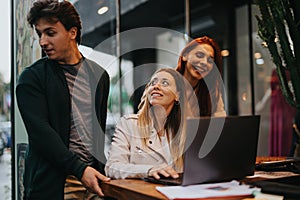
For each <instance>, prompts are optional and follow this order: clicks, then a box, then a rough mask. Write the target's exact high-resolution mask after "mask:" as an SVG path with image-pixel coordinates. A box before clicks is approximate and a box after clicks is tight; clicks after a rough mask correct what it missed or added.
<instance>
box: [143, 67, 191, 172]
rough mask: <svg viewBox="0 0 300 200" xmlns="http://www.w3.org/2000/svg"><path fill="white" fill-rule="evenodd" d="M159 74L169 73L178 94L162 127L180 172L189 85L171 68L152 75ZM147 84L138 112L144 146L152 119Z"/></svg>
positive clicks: (187, 112)
mask: <svg viewBox="0 0 300 200" xmlns="http://www.w3.org/2000/svg"><path fill="white" fill-rule="evenodd" d="M159 72H167V73H169V74H170V75H171V76H172V77H173V78H174V80H175V83H176V91H177V92H179V99H178V101H179V103H178V104H177V103H176V104H175V102H174V106H173V108H172V110H171V112H170V114H169V115H168V116H167V120H166V122H165V125H164V129H165V131H166V136H167V138H168V142H169V146H170V151H171V155H172V158H173V162H174V166H175V169H177V170H182V168H183V153H184V145H185V139H186V118H187V116H188V115H189V113H190V111H189V109H188V103H187V95H186V90H187V86H188V85H189V84H188V83H187V81H185V79H184V78H183V76H182V75H181V74H180V73H178V72H177V71H176V70H174V69H172V68H161V69H159V70H157V71H156V72H155V73H154V74H157V73H159ZM148 87H149V83H148V84H147V85H146V87H145V91H144V93H143V96H142V98H141V103H140V105H139V111H138V127H139V131H140V133H141V136H142V137H141V138H143V140H144V142H143V143H144V145H146V139H147V138H149V137H150V134H151V127H153V119H152V116H151V104H150V102H149V100H148V98H147V91H148Z"/></svg>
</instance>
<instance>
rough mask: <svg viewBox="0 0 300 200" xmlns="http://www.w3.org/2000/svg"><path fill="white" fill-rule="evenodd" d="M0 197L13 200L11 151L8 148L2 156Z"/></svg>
mask: <svg viewBox="0 0 300 200" xmlns="http://www.w3.org/2000/svg"><path fill="white" fill-rule="evenodd" d="M0 199H1V200H11V152H10V150H7V149H6V150H5V152H4V154H3V156H1V157H0Z"/></svg>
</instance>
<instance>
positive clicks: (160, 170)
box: [148, 164, 179, 179]
mask: <svg viewBox="0 0 300 200" xmlns="http://www.w3.org/2000/svg"><path fill="white" fill-rule="evenodd" d="M148 175H149V176H153V177H154V178H156V179H160V176H161V175H162V176H164V177H170V176H171V177H172V178H178V177H179V175H178V173H177V172H176V171H175V170H174V169H173V168H172V167H171V166H168V165H166V164H162V165H159V166H155V167H152V168H151V169H150V170H149V172H148Z"/></svg>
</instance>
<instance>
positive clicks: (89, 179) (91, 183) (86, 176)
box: [81, 167, 110, 197]
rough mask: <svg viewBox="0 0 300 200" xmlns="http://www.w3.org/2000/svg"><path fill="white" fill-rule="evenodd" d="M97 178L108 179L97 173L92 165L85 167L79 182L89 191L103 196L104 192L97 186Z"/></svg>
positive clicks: (108, 179)
mask: <svg viewBox="0 0 300 200" xmlns="http://www.w3.org/2000/svg"><path fill="white" fill-rule="evenodd" d="M98 180H101V181H110V178H108V177H106V176H104V175H102V174H101V173H99V172H98V171H97V170H95V169H94V168H92V167H87V168H85V170H84V172H83V175H82V178H81V182H82V184H83V185H84V186H85V187H86V188H87V189H88V190H89V191H90V192H93V193H96V194H98V195H99V196H100V197H103V196H104V194H103V192H102V190H101V188H100V186H99V182H98Z"/></svg>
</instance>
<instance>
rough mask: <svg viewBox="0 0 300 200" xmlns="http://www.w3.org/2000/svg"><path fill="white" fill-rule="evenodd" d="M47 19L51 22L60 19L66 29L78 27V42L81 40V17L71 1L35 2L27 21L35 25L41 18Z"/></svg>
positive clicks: (41, 0)
mask: <svg viewBox="0 0 300 200" xmlns="http://www.w3.org/2000/svg"><path fill="white" fill-rule="evenodd" d="M41 18H43V19H46V20H47V21H49V22H51V23H56V22H58V21H60V22H61V23H62V24H63V25H64V27H65V29H66V30H70V29H71V28H72V27H77V36H76V42H77V43H78V44H80V42H81V29H82V25H81V19H80V16H79V14H78V12H77V10H76V9H75V7H74V6H73V5H72V4H71V3H70V2H69V1H62V2H59V1H58V0H38V1H36V2H34V3H33V6H32V7H31V9H30V11H29V13H28V15H27V22H28V23H29V25H30V26H31V27H33V26H34V25H35V24H36V23H37V21H38V20H39V19H41Z"/></svg>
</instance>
